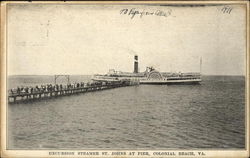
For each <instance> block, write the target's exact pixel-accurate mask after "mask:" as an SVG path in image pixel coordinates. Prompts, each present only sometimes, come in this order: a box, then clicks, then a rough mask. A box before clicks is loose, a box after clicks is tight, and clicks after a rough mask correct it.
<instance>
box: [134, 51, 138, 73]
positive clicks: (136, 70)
mask: <svg viewBox="0 0 250 158" xmlns="http://www.w3.org/2000/svg"><path fill="white" fill-rule="evenodd" d="M134 60H135V61H134V73H138V56H137V55H135V58H134Z"/></svg>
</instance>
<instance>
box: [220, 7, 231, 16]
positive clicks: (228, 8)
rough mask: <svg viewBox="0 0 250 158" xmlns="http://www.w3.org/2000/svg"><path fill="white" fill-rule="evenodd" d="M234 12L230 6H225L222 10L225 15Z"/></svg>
mask: <svg viewBox="0 0 250 158" xmlns="http://www.w3.org/2000/svg"><path fill="white" fill-rule="evenodd" d="M232 10H233V8H232V7H230V6H224V7H223V8H222V9H221V11H222V13H224V14H226V13H227V14H230V13H231V12H232Z"/></svg>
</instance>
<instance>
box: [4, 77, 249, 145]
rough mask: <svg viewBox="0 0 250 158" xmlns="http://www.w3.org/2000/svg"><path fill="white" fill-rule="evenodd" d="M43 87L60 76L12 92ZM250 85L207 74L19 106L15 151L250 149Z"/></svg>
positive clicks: (11, 134) (12, 118) (12, 124)
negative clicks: (248, 101)
mask: <svg viewBox="0 0 250 158" xmlns="http://www.w3.org/2000/svg"><path fill="white" fill-rule="evenodd" d="M73 78H74V79H73V80H76V81H78V80H80V79H81V80H85V81H87V80H88V79H89V76H87V77H86V76H78V77H77V76H75V77H73ZM73 80H72V81H73ZM42 82H52V83H53V77H52V76H43V77H41V76H40V77H39V76H22V77H18V76H15V77H11V78H9V87H15V86H16V85H20V84H22V85H34V84H39V83H42ZM244 86H245V84H244V77H213V76H205V77H204V78H203V82H202V83H201V85H170V86H167V85H140V86H134V87H123V88H117V89H111V90H105V91H99V92H90V93H85V94H78V95H74V96H65V97H61V98H58V99H49V100H42V101H37V102H33V103H20V104H11V105H9V106H8V147H9V148H10V149H21V148H22V149H24V148H26V149H27V148H28V149H46V148H52V149H53V148H79V149H80V148H81V149H83V148H123V149H125V148H126V149H128V148H146V149H149V148H150V149H159V148H165V149H173V148H174V149H185V148H209V149H212V148H224V149H225V148H226V149H232V148H244V147H245V124H244V114H245V110H244V98H245V96H244V89H245V88H244Z"/></svg>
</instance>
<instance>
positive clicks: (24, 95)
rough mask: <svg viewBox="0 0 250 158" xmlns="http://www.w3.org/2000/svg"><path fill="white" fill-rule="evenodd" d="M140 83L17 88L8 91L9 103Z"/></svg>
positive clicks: (124, 81) (113, 82) (96, 83)
mask: <svg viewBox="0 0 250 158" xmlns="http://www.w3.org/2000/svg"><path fill="white" fill-rule="evenodd" d="M137 84H139V83H138V82H135V81H130V80H123V81H121V80H118V81H107V82H92V83H86V84H85V83H77V84H67V85H52V84H48V85H42V86H40V87H38V86H36V87H25V88H15V89H11V90H9V91H8V102H9V103H18V102H25V101H33V100H39V99H45V98H52V97H59V96H67V95H73V94H78V93H85V92H93V91H100V90H106V89H112V88H118V87H126V86H132V85H137Z"/></svg>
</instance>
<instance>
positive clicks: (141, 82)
mask: <svg viewBox="0 0 250 158" xmlns="http://www.w3.org/2000/svg"><path fill="white" fill-rule="evenodd" d="M200 82H201V79H195V80H162V81H161V80H158V81H156V80H141V81H140V84H155V85H163V84H167V85H175V84H179V85H190V84H200Z"/></svg>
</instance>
